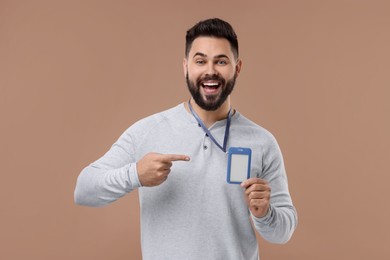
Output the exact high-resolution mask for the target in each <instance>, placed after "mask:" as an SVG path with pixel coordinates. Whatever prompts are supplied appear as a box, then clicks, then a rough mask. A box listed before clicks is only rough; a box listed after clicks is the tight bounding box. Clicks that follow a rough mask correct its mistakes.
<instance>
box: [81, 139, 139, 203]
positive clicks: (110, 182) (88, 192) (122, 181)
mask: <svg viewBox="0 0 390 260" xmlns="http://www.w3.org/2000/svg"><path fill="white" fill-rule="evenodd" d="M140 186H141V184H140V182H139V179H138V174H137V167H136V162H135V156H134V149H133V143H132V141H131V138H130V135H129V134H127V133H126V132H125V133H124V134H123V135H122V136H121V137H120V138H119V139H118V141H117V142H116V143H115V144H114V145H113V146H112V147H111V149H110V150H109V151H108V152H107V153H106V154H105V155H104V156H103V157H101V158H100V159H99V160H97V161H96V162H94V163H92V164H90V165H89V166H87V167H86V168H84V169H83V170H82V171H81V173H80V175H79V177H78V178H77V182H76V188H75V191H74V201H75V203H76V204H78V205H83V206H91V207H100V206H105V205H107V204H109V203H111V202H114V201H116V200H117V199H119V198H121V197H123V196H124V195H126V194H127V193H129V192H131V191H132V190H134V189H135V188H138V187H140Z"/></svg>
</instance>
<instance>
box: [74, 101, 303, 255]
mask: <svg viewBox="0 0 390 260" xmlns="http://www.w3.org/2000/svg"><path fill="white" fill-rule="evenodd" d="M225 125H226V120H222V121H218V122H216V123H215V124H214V125H213V126H212V127H210V128H209V129H210V132H211V133H212V135H213V136H214V137H215V138H216V139H217V141H219V142H220V143H222V142H223V138H224V132H225ZM228 147H249V148H251V149H252V163H251V177H259V178H263V179H265V180H267V181H268V182H269V183H270V186H271V208H270V211H269V212H268V214H267V215H266V216H265V217H263V218H256V217H254V216H253V215H251V213H250V211H249V210H248V207H247V205H246V202H245V199H244V191H243V188H241V187H240V185H237V184H228V183H227V182H226V174H227V173H226V172H227V154H225V153H224V152H222V151H221V150H220V149H219V148H218V147H217V146H216V145H215V144H214V143H213V142H212V141H211V140H210V138H209V137H207V136H206V135H205V133H204V131H203V130H202V128H201V127H199V126H198V123H197V121H196V120H195V118H194V117H193V116H192V115H191V114H190V113H188V112H187V110H186V109H185V107H184V105H183V104H180V105H178V106H176V107H174V108H171V109H169V110H167V111H164V112H161V113H158V114H155V115H152V116H150V117H147V118H145V119H142V120H140V121H138V122H137V123H135V124H134V125H132V126H131V127H130V128H129V129H127V130H126V131H125V132H124V133H123V134H122V135H121V137H120V138H119V139H118V141H117V142H116V143H115V144H114V145H113V146H112V147H111V149H110V150H109V151H108V152H107V153H106V154H105V155H104V156H103V157H101V158H100V159H99V160H97V161H96V162H94V163H92V164H91V165H89V166H88V167H86V168H85V169H84V170H83V171H82V172H81V174H80V175H79V177H78V179H77V184H76V189H75V202H76V203H77V204H80V205H86V206H93V207H95V206H104V205H107V204H109V203H111V202H113V201H115V200H117V199H119V198H120V197H122V196H124V195H126V194H127V193H129V192H131V191H132V190H134V189H136V188H138V191H139V197H140V208H141V245H142V255H143V259H145V260H156V259H169V260H176V259H177V260H183V259H186V260H191V259H194V260H195V259H196V260H198V259H202V260H203V259H223V260H228V259H232V260H239V259H245V260H247V259H251V260H252V259H253V260H254V259H258V245H257V241H256V236H255V233H254V230H253V228H252V225H251V221H250V219H252V221H253V224H254V227H255V229H256V230H257V231H258V232H259V233H260V234H261V236H262V237H263V238H264V239H266V240H268V241H269V242H271V243H285V242H287V241H288V240H289V239H290V237H291V235H292V233H293V232H294V230H295V227H296V225H297V214H296V211H295V208H294V206H293V204H292V201H291V198H290V194H289V191H288V184H287V177H286V173H285V169H284V164H283V158H282V155H281V152H280V149H279V147H278V144H277V142H276V140H275V138H274V137H273V136H272V135H271V134H270V133H269V132H268V131H266V130H265V129H263V128H262V127H260V126H258V125H256V124H255V123H253V122H251V121H250V120H248V119H246V118H245V117H244V116H243V115H241V114H240V113H239V112H236V113H235V114H234V115H233V117H232V121H231V126H230V135H229V140H228ZM149 152H157V153H163V154H185V155H188V156H190V158H191V160H190V161H189V162H174V163H173V166H172V168H171V173H170V174H169V177H168V179H167V180H166V181H165V182H164V183H162V184H161V185H159V186H155V187H140V183H139V180H138V175H137V170H136V162H137V161H138V160H139V159H141V158H142V157H143V156H144V155H145V154H147V153H149Z"/></svg>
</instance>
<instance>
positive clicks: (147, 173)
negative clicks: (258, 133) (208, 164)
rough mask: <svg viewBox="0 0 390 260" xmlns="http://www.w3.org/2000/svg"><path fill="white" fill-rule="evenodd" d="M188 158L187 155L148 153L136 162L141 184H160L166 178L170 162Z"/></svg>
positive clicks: (169, 170) (187, 159)
mask: <svg viewBox="0 0 390 260" xmlns="http://www.w3.org/2000/svg"><path fill="white" fill-rule="evenodd" d="M189 160H190V157H189V156H187V155H179V154H159V153H148V154H146V155H145V156H144V157H143V158H142V159H141V160H139V161H138V162H137V173H138V179H139V181H140V182H141V185H142V186H149V187H150V186H157V185H160V184H161V183H163V182H164V181H165V180H166V179H167V178H168V175H169V173H170V172H171V167H172V162H174V161H189Z"/></svg>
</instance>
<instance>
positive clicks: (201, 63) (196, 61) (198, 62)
mask: <svg viewBox="0 0 390 260" xmlns="http://www.w3.org/2000/svg"><path fill="white" fill-rule="evenodd" d="M195 63H196V64H198V65H203V64H205V63H206V62H205V61H204V60H200V59H199V60H195Z"/></svg>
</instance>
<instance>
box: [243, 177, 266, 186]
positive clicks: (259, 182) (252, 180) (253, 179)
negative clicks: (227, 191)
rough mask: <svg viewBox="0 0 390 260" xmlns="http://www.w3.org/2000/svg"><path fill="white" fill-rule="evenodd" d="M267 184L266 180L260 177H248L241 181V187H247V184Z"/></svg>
mask: <svg viewBox="0 0 390 260" xmlns="http://www.w3.org/2000/svg"><path fill="white" fill-rule="evenodd" d="M255 183H256V184H268V182H267V181H266V180H264V179H260V178H250V179H247V180H245V181H243V182H242V183H241V187H243V188H248V187H249V186H251V185H252V184H255Z"/></svg>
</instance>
